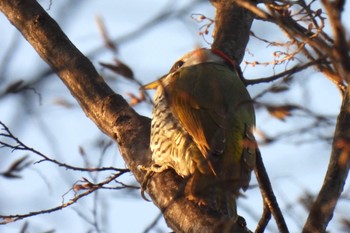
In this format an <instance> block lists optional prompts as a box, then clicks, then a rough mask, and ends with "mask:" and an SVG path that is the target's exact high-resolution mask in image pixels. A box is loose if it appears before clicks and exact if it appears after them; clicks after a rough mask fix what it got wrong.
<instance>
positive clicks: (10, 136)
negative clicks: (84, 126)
mask: <svg viewBox="0 0 350 233" xmlns="http://www.w3.org/2000/svg"><path fill="white" fill-rule="evenodd" d="M0 126H1V127H2V129H0V130H2V131H4V133H0V138H1V137H4V138H8V139H12V140H13V141H14V143H15V144H10V143H9V142H5V141H3V140H0V145H1V147H7V148H10V149H12V150H13V151H15V150H22V151H29V152H32V153H34V154H36V155H38V156H40V157H41V158H43V159H41V160H39V161H37V162H35V163H41V162H51V163H54V164H56V165H58V166H60V167H64V168H66V169H71V170H75V171H85V172H94V171H116V172H128V171H129V169H121V168H114V167H100V168H83V167H76V166H72V165H69V164H66V163H62V162H59V161H57V160H55V159H51V158H49V157H48V156H46V155H45V154H43V153H41V152H40V151H37V150H35V149H33V148H31V147H28V146H27V145H25V144H24V143H23V142H22V141H20V140H19V139H18V138H17V137H15V136H14V135H13V134H12V132H11V131H10V129H9V128H8V127H7V126H6V125H5V124H4V123H3V122H1V121H0Z"/></svg>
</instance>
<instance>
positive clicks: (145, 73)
mask: <svg viewBox="0 0 350 233" xmlns="http://www.w3.org/2000/svg"><path fill="white" fill-rule="evenodd" d="M72 2H73V1H69V0H61V1H52V4H51V5H50V3H49V1H40V3H41V4H42V6H43V7H44V8H45V9H47V10H48V12H49V14H50V15H51V16H52V17H53V18H54V19H55V20H57V22H58V23H59V24H60V26H61V27H62V29H63V30H64V32H65V33H66V34H67V36H68V37H69V38H70V39H71V41H72V42H73V43H74V44H75V45H76V46H77V47H78V49H80V50H81V51H82V52H83V53H84V54H86V55H87V56H89V57H90V58H91V59H92V61H93V63H94V64H95V67H96V69H97V70H98V71H99V72H100V73H101V74H102V75H103V76H104V77H105V79H106V81H107V82H108V83H109V85H110V86H111V87H112V88H113V90H115V91H116V92H117V93H119V94H122V95H124V96H125V98H126V99H128V100H129V99H130V98H129V97H128V96H127V93H133V94H137V93H138V90H137V88H138V87H137V85H135V84H134V83H132V82H130V81H128V80H126V79H123V78H121V77H116V75H115V74H113V73H111V72H109V71H107V70H106V69H103V68H102V67H101V66H100V65H99V62H107V63H111V62H112V61H113V58H114V57H115V56H117V57H118V59H120V60H122V61H123V62H125V63H126V64H127V65H129V66H130V67H131V68H132V69H133V71H134V74H135V77H136V78H137V79H138V80H140V81H141V82H142V83H148V82H150V81H153V80H155V79H157V78H159V77H161V76H162V75H163V74H165V73H166V72H168V70H169V69H170V67H171V66H172V64H173V63H174V62H175V61H176V60H177V59H178V58H179V57H181V56H182V55H183V54H184V53H186V52H188V51H190V50H192V49H194V48H196V47H209V46H210V45H209V44H208V43H207V42H210V41H212V39H211V36H210V34H209V35H207V36H205V39H204V38H203V37H202V36H200V35H198V32H199V28H200V26H201V25H203V23H198V22H196V21H195V20H193V19H192V18H191V14H196V13H200V14H204V15H205V16H207V17H209V18H214V8H213V7H212V6H211V5H210V4H209V3H207V2H206V1H188V0H186V1H185V0H177V1H156V0H148V1H139V0H138V1H137V0H119V1H113V0H103V1H101V0H100V1H97V0H89V1H81V0H79V1H74V3H72ZM194 2H197V4H196V5H194ZM198 2H199V3H198ZM316 4H317V3H316ZM179 11H181V12H182V13H181V14H180V15H178V14H177V13H176V12H179ZM349 11H350V6H349V4H347V5H346V9H345V11H344V13H343V15H344V17H345V18H344V19H343V21H344V23H345V25H346V29H347V30H348V31H349V28H350V23H349V22H350V20H347V18H346V16H347V15H349V14H348V12H349ZM164 12H169V14H170V16H169V17H166V18H165V20H163V21H162V22H160V23H155V24H153V25H149V24H147V23H148V22H150V21H152V19H154V18H155V17H157V16H159V15H160V14H164ZM96 16H99V17H101V18H102V19H103V21H104V23H105V26H106V28H107V30H108V33H109V36H110V38H113V39H116V41H117V46H118V52H117V53H116V54H115V53H112V52H111V51H108V50H106V49H104V48H103V41H102V38H101V35H100V32H99V29H98V26H97V23H96ZM0 31H1V32H2V33H1V36H0V45H1V49H0V93H2V92H3V90H4V89H5V88H6V87H7V86H8V85H9V84H10V83H13V82H14V81H17V80H24V81H30V80H33V79H35V78H36V77H37V76H38V74H40V73H41V72H42V71H44V70H47V69H48V66H47V65H46V64H45V63H43V62H42V61H41V59H40V57H39V56H38V55H37V54H36V52H35V51H34V50H33V49H32V48H31V46H30V45H29V44H28V43H27V41H25V40H24V39H23V38H22V37H21V36H20V35H19V33H18V32H17V30H16V29H15V28H14V27H13V26H12V25H11V24H10V23H9V22H8V21H7V19H6V18H5V17H4V15H2V14H0ZM252 31H253V32H254V33H255V34H256V35H259V36H260V37H263V38H265V39H269V40H273V41H278V42H285V41H286V40H287V39H286V38H285V37H284V35H283V34H281V33H280V32H279V31H278V28H276V27H275V26H273V25H271V24H267V23H264V22H261V21H254V23H253V27H252ZM327 31H328V32H330V30H329V28H328V29H327ZM130 33H135V34H132V35H133V36H128V37H125V36H126V35H130ZM15 42H16V43H15ZM11 45H15V46H14V47H12V48H11V51H12V52H11V53H8V48H9V47H10V46H11ZM281 49H282V48H276V47H273V46H267V45H266V44H265V43H262V42H260V41H258V40H256V39H254V38H252V39H251V40H250V42H249V44H248V47H247V50H248V51H249V52H247V53H246V56H245V57H244V61H248V62H253V61H260V62H267V61H273V59H274V57H273V52H274V51H276V50H281ZM96 51H98V52H96ZM7 54H11V56H12V58H11V60H10V61H11V62H10V63H9V64H8V65H7V64H6V61H7V60H9V59H8V58H7V57H6V56H7ZM302 61H303V58H302V57H298V59H295V60H294V61H290V62H289V63H288V64H283V65H280V66H277V67H273V66H272V65H269V66H255V67H252V66H246V65H244V63H242V65H241V67H242V69H243V71H244V76H245V77H246V78H248V79H253V78H261V77H267V76H269V75H272V74H274V73H277V72H278V71H283V70H284V69H285V68H286V67H291V66H292V65H293V64H297V63H298V62H302ZM5 64H6V65H5ZM4 67H6V69H5V68H4ZM270 85H272V84H261V85H260V84H259V85H255V86H250V87H248V90H249V92H250V93H251V95H252V97H254V96H256V95H258V94H259V93H261V92H262V91H263V90H265V89H266V88H267V87H269V86H270ZM35 90H36V92H38V93H40V95H37V94H36V93H35V92H34V91H32V90H27V91H24V93H20V94H15V95H9V96H5V97H4V96H0V121H2V122H3V123H5V124H6V125H7V126H8V127H9V128H10V129H11V131H12V132H13V133H14V135H15V136H17V137H19V138H20V139H21V140H22V141H23V142H24V143H25V144H27V145H28V146H29V147H33V148H35V149H36V150H38V151H40V152H42V153H44V154H46V155H48V156H50V157H52V158H55V159H57V160H60V161H63V162H65V163H67V164H72V165H76V166H84V160H83V159H82V156H81V153H80V152H79V148H84V151H85V152H86V154H87V155H86V156H87V157H88V159H89V161H90V162H91V164H95V165H96V164H98V163H99V161H102V163H103V165H105V166H112V165H113V166H116V167H121V168H124V167H125V164H124V162H123V160H122V158H121V157H120V155H119V152H118V148H117V146H116V145H113V146H111V147H109V148H108V149H107V151H106V153H103V152H102V149H101V146H99V144H98V143H97V142H100V145H101V142H104V143H106V142H108V140H109V139H108V138H107V137H106V136H104V135H103V134H102V133H101V132H100V131H99V129H98V128H97V127H96V126H95V125H94V124H93V122H92V121H90V120H89V119H88V118H87V117H86V115H85V114H84V113H83V112H82V110H81V109H80V108H79V106H78V105H77V103H76V102H75V100H74V98H73V97H72V96H71V95H70V93H69V91H68V90H67V88H66V87H65V86H64V84H63V83H62V82H61V81H60V80H59V79H58V78H57V77H56V76H55V75H50V76H48V77H46V78H45V80H44V81H43V82H42V83H41V84H40V85H36V86H35ZM150 93H151V94H153V93H152V92H150ZM261 101H263V102H269V103H275V104H281V103H290V104H292V103H293V104H299V105H302V106H305V107H307V108H309V109H311V110H312V111H313V112H314V113H317V114H323V115H326V116H330V117H332V116H334V117H335V116H336V115H337V113H338V111H339V107H340V101H341V100H340V95H339V92H338V90H337V89H336V88H335V86H334V85H333V84H332V83H331V82H330V81H329V80H327V79H326V78H324V77H323V76H322V75H320V74H318V73H317V72H316V71H315V70H314V69H308V70H306V71H304V72H302V73H300V74H298V75H296V77H295V80H294V81H293V82H292V84H291V88H290V91H288V92H284V93H282V94H279V95H276V94H267V95H265V96H264V97H263V99H262V100H261ZM62 103H64V104H70V105H69V106H67V105H64V104H62ZM151 108H152V107H151V106H150V105H148V104H146V103H141V104H139V105H137V106H135V109H136V111H137V112H139V113H140V114H142V115H146V116H151ZM309 123H310V119H308V118H307V117H305V114H303V113H302V112H297V113H295V114H293V116H291V117H288V118H287V119H286V120H285V121H281V120H278V119H276V118H274V117H272V116H271V115H270V114H269V113H268V112H267V111H266V109H263V108H259V109H257V129H258V130H260V131H262V132H264V133H266V134H268V135H271V136H273V135H277V134H279V133H281V132H286V131H288V130H290V129H296V128H298V127H302V126H303V125H307V124H309ZM333 131H334V128H333V127H324V128H322V129H319V130H317V131H315V130H311V129H310V131H307V132H305V133H304V134H302V135H298V136H292V137H285V138H283V139H281V140H280V141H278V142H276V143H273V144H270V145H260V149H261V151H262V155H263V159H264V162H265V166H266V168H267V171H268V173H269V175H270V179H271V181H272V184H273V188H274V190H275V193H276V195H277V198H278V201H279V203H280V206H281V208H282V211H283V212H284V213H285V217H286V220H287V224H288V226H289V228H290V231H291V232H298V231H299V229H300V227H302V226H303V224H304V222H305V219H306V217H307V212H306V211H305V208H303V206H302V205H301V204H300V202H299V198H300V197H301V195H302V194H305V193H306V192H308V193H310V194H315V193H317V191H318V190H319V189H320V187H321V185H322V182H323V177H324V174H325V171H326V169H327V164H328V160H329V155H330V145H329V144H327V143H325V142H324V141H320V140H314V139H315V135H319V134H321V135H325V136H331V135H332V134H333ZM306 141H307V142H308V143H306ZM309 141H310V142H309ZM26 154H28V153H24V152H14V153H12V152H11V151H9V150H6V149H0V172H1V171H4V170H5V169H6V168H7V167H8V166H9V165H10V164H11V163H12V162H13V161H14V160H16V159H18V158H20V157H21V156H24V155H26ZM101 157H102V158H103V159H101ZM30 160H32V161H33V162H35V161H38V160H40V158H39V157H38V156H35V155H30ZM21 175H22V178H21V179H15V180H9V179H4V178H2V177H0V190H1V191H0V213H1V214H17V213H18V214H24V213H27V212H31V211H38V210H41V209H47V208H52V207H55V206H57V205H60V204H61V203H62V197H64V200H66V201H67V200H69V199H70V198H72V197H73V195H74V194H73V192H72V191H70V192H68V191H69V190H70V188H71V187H72V185H73V184H74V183H75V182H76V181H77V180H79V179H82V177H86V178H89V179H91V180H92V179H97V180H102V179H103V178H105V177H107V176H108V175H110V174H109V173H100V174H92V176H90V175H89V174H87V173H83V172H72V171H67V170H66V169H63V168H58V167H57V166H56V165H53V164H50V163H47V162H43V163H39V164H34V165H33V166H31V167H30V169H27V170H25V171H24V172H23V173H21ZM120 180H121V181H123V182H125V183H128V184H135V183H134V180H133V177H132V175H131V174H126V175H124V176H123V177H122V178H121V179H120ZM251 185H252V188H251V189H249V190H248V191H247V192H246V193H245V194H244V195H245V196H244V197H243V198H240V199H239V202H238V206H239V210H238V211H239V213H240V215H242V216H244V217H245V218H246V220H247V224H248V227H249V228H250V229H254V228H255V226H256V223H257V221H258V219H259V217H260V214H261V211H262V201H261V197H260V192H259V189H258V188H257V182H256V180H255V177H253V179H252V181H251ZM345 192H346V193H347V194H348V195H349V185H347V186H346V189H345ZM65 193H67V194H65ZM97 198H98V200H99V202H98V204H97V206H98V207H97V212H98V216H99V217H98V223H99V225H100V227H101V229H102V231H101V232H106V233H111V232H136V233H137V232H144V231H145V229H146V227H147V226H148V225H149V224H150V223H151V222H152V221H153V220H154V219H155V218H156V217H157V215H158V214H159V210H158V209H157V208H156V207H155V206H154V205H153V204H152V203H151V202H146V201H145V200H143V199H142V198H140V194H139V191H138V190H136V191H127V190H121V191H118V190H102V191H99V192H98V197H97ZM93 207H94V196H93V195H91V196H90V197H87V198H84V199H81V200H79V202H78V203H77V204H76V205H74V206H72V207H69V208H66V209H64V210H61V211H57V212H55V213H51V214H46V215H40V216H36V217H32V218H30V219H27V220H23V221H19V222H16V223H12V224H8V225H5V226H3V225H2V226H0V232H1V233H2V232H6V233H15V232H20V229H21V227H22V225H23V224H24V222H25V221H28V222H29V230H28V232H45V231H48V230H52V229H54V230H55V232H88V230H89V229H93V227H92V226H91V224H90V222H91V221H93V219H94V213H93V211H92V210H93V209H94V208H93ZM349 208H350V205H349V201H340V202H339V204H338V206H337V211H336V214H335V216H334V221H332V222H331V223H330V225H329V229H330V230H331V232H341V231H342V229H341V228H339V224H337V223H339V219H340V218H341V216H344V215H347V216H348V217H349V214H348V213H349ZM157 229H159V232H169V231H170V230H169V229H167V227H166V224H165V222H164V221H163V220H160V222H159V223H158V225H157V227H156V228H155V229H154V230H153V231H151V232H157ZM275 231H276V227H275V225H274V221H273V220H272V221H271V224H270V226H269V232H275ZM92 232H96V231H94V230H93V231H92Z"/></svg>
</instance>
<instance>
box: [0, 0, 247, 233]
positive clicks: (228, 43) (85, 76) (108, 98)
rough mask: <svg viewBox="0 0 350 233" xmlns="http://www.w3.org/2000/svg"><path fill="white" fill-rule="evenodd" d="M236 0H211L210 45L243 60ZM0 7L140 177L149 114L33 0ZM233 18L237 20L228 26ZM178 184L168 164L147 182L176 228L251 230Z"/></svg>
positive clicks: (146, 159) (241, 16)
mask: <svg viewBox="0 0 350 233" xmlns="http://www.w3.org/2000/svg"><path fill="white" fill-rule="evenodd" d="M234 2H235V1H234V0H230V1H228V0H227V1H225V0H221V1H215V6H216V7H217V9H218V14H217V16H216V20H217V22H218V25H219V26H218V27H217V29H216V34H215V35H216V38H218V39H216V38H215V42H214V46H215V47H216V48H220V49H222V50H224V51H225V52H226V53H227V54H229V55H230V56H231V57H233V58H235V59H236V60H238V61H241V60H242V58H243V54H244V50H245V46H246V44H247V41H248V37H249V30H250V26H251V23H252V20H253V17H252V15H251V14H250V13H248V11H246V10H244V9H242V8H239V7H237V6H236V5H235V4H234ZM226 7H229V8H227V9H226ZM0 10H1V11H2V12H3V13H4V14H5V15H6V16H7V18H8V19H9V21H10V22H11V23H12V24H13V25H14V26H15V27H16V28H17V29H18V30H19V31H20V32H21V33H22V35H23V36H24V37H25V38H26V39H27V40H28V42H29V43H30V44H31V45H32V46H33V48H34V49H35V50H36V51H37V53H38V54H39V55H40V56H41V58H42V59H43V60H44V61H45V62H46V63H47V64H49V65H50V66H51V68H52V69H53V70H54V71H55V72H56V73H57V75H58V76H59V77H60V79H61V80H62V81H63V82H64V83H65V84H66V86H67V88H68V89H69V90H70V92H71V94H72V95H73V96H74V97H75V98H76V100H77V101H78V102H79V104H80V106H81V108H82V109H83V111H84V112H85V114H86V115H87V116H88V117H89V118H90V119H91V120H93V121H94V122H95V124H96V125H97V126H98V127H99V128H100V129H101V130H102V131H103V132H104V133H105V134H107V135H109V136H110V137H111V138H113V139H114V140H115V141H116V142H117V143H118V145H119V148H120V151H121V154H122V156H123V158H124V160H125V162H126V164H127V166H128V168H129V169H130V170H131V171H132V173H133V174H134V175H135V178H136V179H137V180H138V182H140V183H141V182H142V181H143V178H144V173H143V172H141V171H139V170H138V168H137V167H138V165H144V166H147V165H149V164H150V162H151V153H150V150H149V136H150V133H149V131H150V119H148V118H145V117H143V116H140V115H138V114H137V113H136V112H135V111H134V110H133V109H132V108H131V107H130V106H129V105H128V103H127V102H126V101H125V100H124V99H123V98H122V97H121V96H120V95H118V94H116V93H114V92H113V91H112V90H111V88H109V87H108V85H107V84H106V83H105V82H104V80H103V78H102V77H101V76H100V75H99V74H98V73H97V72H96V70H95V68H94V67H93V65H92V63H91V62H90V61H89V60H88V59H87V58H86V57H85V56H84V55H83V54H82V53H81V52H80V51H79V50H78V49H77V48H76V47H75V46H74V45H73V44H72V43H71V42H70V41H69V39H68V38H67V37H66V35H65V34H64V33H63V32H62V30H61V29H60V27H59V26H58V24H57V23H56V22H55V21H54V20H53V19H52V18H51V17H50V16H49V15H48V14H47V13H46V12H45V10H44V9H43V8H42V7H41V6H40V5H39V4H38V3H37V2H36V1H35V0H1V1H0ZM227 22H229V23H230V24H229V25H227ZM231 22H234V25H241V26H240V27H232V25H231ZM237 35H239V36H237ZM182 189H183V180H182V179H181V178H180V177H178V176H176V175H175V174H174V172H173V171H171V170H169V171H166V172H163V173H161V174H157V175H155V176H153V178H152V179H151V181H150V183H149V185H148V187H147V192H148V193H149V195H150V197H151V198H152V200H153V202H154V203H155V204H156V205H157V206H158V207H159V208H160V209H161V210H162V211H163V214H164V217H165V219H166V221H167V223H168V225H169V226H170V227H171V228H172V229H173V230H174V231H175V232H203V233H204V232H249V231H248V229H247V228H246V227H245V226H244V224H242V223H231V222H229V221H227V220H222V219H223V218H222V216H219V215H217V214H213V213H209V212H208V211H207V210H206V209H205V208H199V207H198V206H196V205H194V204H193V203H192V202H190V201H188V200H186V199H185V198H184V197H183V196H179V195H178V194H179V193H182V192H181V190H182ZM185 213H186V214H185ZM194 223H195V224H194Z"/></svg>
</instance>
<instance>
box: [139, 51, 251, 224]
mask: <svg viewBox="0 0 350 233" xmlns="http://www.w3.org/2000/svg"><path fill="white" fill-rule="evenodd" d="M239 72H240V71H238V68H237V66H236V65H235V63H234V62H233V61H232V60H230V59H229V58H228V57H227V56H226V55H225V54H224V53H223V52H221V51H218V50H213V49H197V50H194V51H192V52H190V53H188V54H186V55H184V56H183V57H182V58H181V59H180V60H178V61H177V62H176V63H175V64H174V66H173V67H172V68H171V70H170V72H169V73H168V74H167V75H165V76H163V77H162V78H160V79H159V80H157V81H155V82H152V83H150V84H148V85H146V86H144V89H156V94H155V100H154V108H153V119H152V128H151V143H150V147H151V151H152V160H153V163H154V164H153V165H152V166H151V167H149V168H143V169H145V170H147V171H148V172H149V173H153V172H162V171H164V170H165V169H168V168H172V169H174V170H175V172H176V173H177V174H178V175H180V176H182V177H187V178H188V182H187V184H186V188H185V193H184V195H185V196H186V197H187V198H188V199H189V200H191V201H194V202H195V203H197V204H199V205H206V206H208V207H209V208H210V209H212V210H214V211H217V212H219V213H222V214H224V215H226V216H228V217H229V218H237V211H236V198H237V197H238V195H239V190H240V189H241V188H243V190H246V189H247V187H248V184H249V181H250V175H251V171H252V170H253V168H254V166H255V151H256V149H257V148H256V142H255V139H254V136H253V134H252V129H253V128H254V125H255V114H254V109H253V101H252V99H251V97H250V95H249V93H248V92H247V89H246V88H245V85H244V84H243V82H242V79H241V78H240V77H241V75H240V73H239ZM146 182H147V181H146Z"/></svg>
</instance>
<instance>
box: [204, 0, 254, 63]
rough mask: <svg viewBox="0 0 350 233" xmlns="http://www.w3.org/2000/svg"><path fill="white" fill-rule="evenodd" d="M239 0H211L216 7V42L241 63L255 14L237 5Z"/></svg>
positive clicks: (214, 44)
mask: <svg viewBox="0 0 350 233" xmlns="http://www.w3.org/2000/svg"><path fill="white" fill-rule="evenodd" d="M236 2H237V0H211V3H212V4H213V5H214V6H215V8H216V16H215V31H214V42H213V45H212V47H213V48H214V49H219V50H221V51H223V52H224V53H225V54H227V55H228V56H229V57H230V58H232V59H233V60H235V61H236V62H237V64H239V63H241V62H242V60H243V57H244V54H245V49H246V46H247V43H248V40H249V35H250V27H251V25H252V23H253V20H254V15H253V14H252V13H251V12H250V11H248V10H247V9H245V8H243V7H239V6H238V5H237V3H236Z"/></svg>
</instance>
